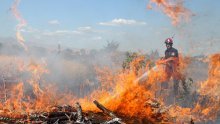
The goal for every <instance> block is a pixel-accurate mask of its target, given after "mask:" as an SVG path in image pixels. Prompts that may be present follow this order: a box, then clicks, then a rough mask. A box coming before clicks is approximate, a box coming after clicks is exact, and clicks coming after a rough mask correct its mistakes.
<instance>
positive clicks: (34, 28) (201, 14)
mask: <svg viewBox="0 0 220 124" xmlns="http://www.w3.org/2000/svg"><path fill="white" fill-rule="evenodd" d="M148 2H149V1H148V0H21V2H20V5H19V7H18V9H19V11H20V13H21V14H22V16H23V18H24V19H25V20H26V21H27V23H28V24H27V26H26V27H25V28H24V29H23V30H22V34H23V35H24V38H25V40H26V43H27V44H28V43H35V44H38V45H48V46H53V45H57V44H58V43H61V45H63V46H65V47H71V48H77V49H79V48H88V49H93V48H97V49H99V48H102V47H103V46H104V45H105V44H106V41H107V40H109V41H111V40H114V41H117V42H119V43H120V49H122V50H143V51H150V50H152V49H153V50H154V49H158V50H159V51H160V52H161V53H162V52H163V51H164V49H165V48H164V44H163V41H164V39H165V38H167V37H170V36H172V35H173V34H175V47H177V48H178V49H180V50H181V52H183V53H186V54H191V52H193V53H194V52H196V53H197V54H201V53H204V51H209V52H219V47H217V46H218V45H220V44H219V42H220V41H219V40H220V35H219V34H220V28H218V25H219V24H220V15H219V13H218V12H220V8H219V5H220V1H219V0H212V2H210V0H186V1H185V5H186V7H187V8H189V9H190V10H191V11H192V12H193V13H194V14H195V16H193V17H192V18H191V21H190V22H188V23H181V24H180V25H178V26H173V25H172V24H171V20H170V19H169V18H168V17H167V16H166V15H164V14H163V13H162V12H161V11H160V10H159V9H158V8H155V9H154V10H148V9H147V8H146V6H147V4H148ZM12 4H13V0H2V1H1V4H0V15H1V16H0V27H1V28H0V37H1V38H5V37H12V38H15V27H16V24H17V23H18V22H17V21H16V19H15V18H14V17H13V15H12V13H11V11H10V7H11V5H12ZM213 44H214V45H213ZM215 44H218V45H217V46H216V45H215ZM212 45H213V46H212Z"/></svg>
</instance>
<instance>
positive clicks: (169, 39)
mask: <svg viewBox="0 0 220 124" xmlns="http://www.w3.org/2000/svg"><path fill="white" fill-rule="evenodd" d="M165 44H173V39H172V38H167V39H166V40H165Z"/></svg>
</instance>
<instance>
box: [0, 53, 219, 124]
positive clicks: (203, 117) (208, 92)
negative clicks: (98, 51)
mask: <svg viewBox="0 0 220 124" xmlns="http://www.w3.org/2000/svg"><path fill="white" fill-rule="evenodd" d="M3 58H5V60H10V59H9V58H8V57H3ZM219 58H220V55H219V54H215V55H212V56H211V57H210V62H209V63H210V68H209V77H208V79H207V80H206V81H204V82H202V83H201V86H199V90H198V91H196V94H197V95H196V98H197V100H195V101H194V102H193V103H191V104H192V106H193V107H183V106H181V105H178V102H176V103H175V104H170V105H166V104H165V102H164V101H163V97H165V96H164V95H162V96H160V97H157V95H155V94H157V92H158V91H159V90H160V88H158V82H161V81H162V80H163V73H164V72H163V71H162V70H163V67H158V68H157V70H156V71H155V70H149V71H152V72H151V73H150V76H149V77H150V78H148V79H147V80H145V81H144V82H143V83H141V84H139V83H135V80H136V79H137V78H138V77H139V76H140V75H141V74H142V73H143V72H145V71H146V70H144V69H137V68H138V66H136V65H137V64H138V61H140V60H141V59H142V58H139V59H135V60H134V61H133V62H131V68H129V69H127V70H121V71H118V72H112V71H111V69H109V68H104V69H100V68H97V69H96V70H97V73H98V77H97V78H98V80H99V82H100V86H99V87H98V88H96V89H94V91H93V92H92V93H91V94H90V95H88V96H86V97H83V98H77V96H76V95H74V94H73V93H71V92H69V91H62V92H61V91H59V87H57V86H53V85H52V84H49V85H48V83H47V84H44V82H45V81H44V79H42V75H44V74H49V73H52V72H50V71H49V70H48V69H47V68H46V64H45V63H44V62H38V63H37V62H33V61H31V62H29V63H28V64H26V63H25V62H21V61H18V62H15V63H14V64H17V66H15V67H16V68H17V69H16V71H17V72H18V73H21V72H25V73H29V76H28V78H27V80H20V81H19V82H17V83H14V84H13V85H11V86H10V87H7V88H9V89H7V92H6V91H5V90H1V94H7V97H6V98H5V100H3V101H2V102H1V104H0V110H1V111H0V115H1V117H5V118H6V117H7V118H11V119H15V118H20V119H21V120H22V119H23V122H24V123H26V122H28V121H30V120H31V119H30V118H31V117H32V115H33V114H34V113H35V114H36V113H38V115H39V116H40V115H41V114H43V113H47V114H48V113H51V112H58V110H56V111H54V110H55V109H54V107H55V106H63V105H64V104H65V105H70V106H71V108H72V109H73V110H71V112H76V113H77V111H76V107H73V106H75V103H76V102H77V101H79V103H80V104H81V106H82V109H83V115H84V117H87V116H88V113H89V112H90V114H91V112H92V114H93V115H94V116H95V115H96V116H100V115H102V114H97V113H99V112H100V110H99V109H98V108H97V107H96V106H95V105H94V104H92V101H94V100H97V101H99V102H100V103H101V104H102V105H103V106H104V107H106V108H108V109H109V110H111V111H112V112H114V113H115V114H116V115H117V116H118V117H119V118H120V119H122V121H124V122H126V123H147V122H149V123H156V122H169V123H182V122H190V121H191V120H192V119H193V120H194V121H195V122H204V121H208V120H213V121H214V120H216V119H217V117H218V114H219V108H220V106H219V102H220V100H219V94H218V93H219V86H218V83H219V81H220V80H219V77H220V76H219V74H220V73H219V69H220V68H219V67H220V64H219V61H220V59H219ZM181 61H184V63H185V61H189V60H188V59H182V60H181ZM21 63H23V64H21ZM180 67H181V68H182V69H183V70H184V68H186V67H187V65H185V64H180ZM158 72H159V73H158ZM27 87H28V89H29V90H28V91H26V89H27ZM193 94H195V93H192V94H189V95H188V97H192V96H193ZM58 108H59V107H58ZM61 108H62V107H61ZM61 112H64V113H63V115H62V117H63V116H65V119H64V120H65V121H67V120H68V117H67V116H66V115H65V114H67V115H68V116H71V115H70V114H68V113H65V112H67V111H62V110H61ZM45 116H46V115H45ZM72 116H73V115H72ZM37 117H38V116H37ZM57 117H58V116H57ZM59 117H60V116H59ZM38 118H39V119H40V118H41V117H38ZM47 118H50V117H49V116H47ZM76 118H77V114H74V118H72V121H74V119H76ZM101 118H102V119H103V118H106V117H105V116H101ZM90 119H91V118H90ZM93 119H94V118H93ZM97 120H98V119H97ZM104 120H105V119H104ZM104 120H103V121H104ZM107 120H108V119H107ZM35 121H36V120H35ZM41 121H42V120H41ZM43 121H46V120H43ZM53 121H57V120H53ZM75 121H76V120H75Z"/></svg>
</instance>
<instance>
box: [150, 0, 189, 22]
mask: <svg viewBox="0 0 220 124" xmlns="http://www.w3.org/2000/svg"><path fill="white" fill-rule="evenodd" d="M152 3H154V4H156V6H158V7H159V8H160V9H161V10H162V11H163V12H164V13H165V14H166V15H167V16H168V17H169V18H171V20H172V24H173V25H177V24H179V23H180V21H181V20H182V19H183V20H185V21H188V20H189V18H190V16H191V15H192V13H191V11H190V10H189V9H187V8H185V7H184V6H183V0H177V1H173V0H150V3H149V4H148V9H152V5H151V4H152Z"/></svg>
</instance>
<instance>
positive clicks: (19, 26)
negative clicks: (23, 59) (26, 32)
mask: <svg viewBox="0 0 220 124" xmlns="http://www.w3.org/2000/svg"><path fill="white" fill-rule="evenodd" d="M19 3H20V0H15V1H14V3H13V5H12V7H11V10H12V13H13V15H14V16H15V18H16V20H17V21H18V22H19V23H18V24H17V26H16V38H17V41H18V42H19V43H20V44H21V45H22V47H23V48H24V49H25V51H27V50H28V48H27V46H26V45H25V43H24V42H25V39H24V37H23V36H22V34H21V30H22V28H24V27H25V26H26V25H27V22H26V20H25V19H24V18H22V16H21V14H20V12H19V11H18V9H17V7H18V5H19Z"/></svg>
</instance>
